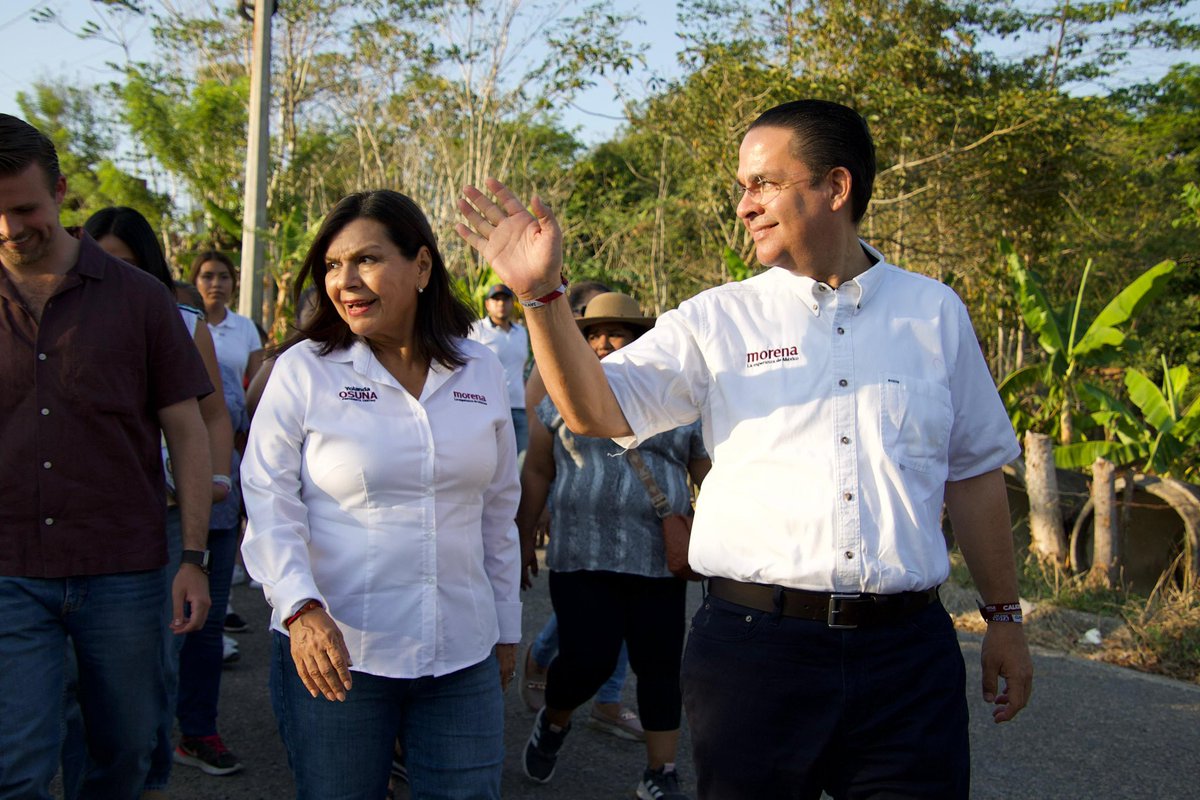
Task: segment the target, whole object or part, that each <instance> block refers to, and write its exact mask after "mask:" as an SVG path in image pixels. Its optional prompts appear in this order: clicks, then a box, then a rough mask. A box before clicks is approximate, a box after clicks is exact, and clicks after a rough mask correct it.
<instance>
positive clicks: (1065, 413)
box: [999, 239, 1175, 445]
mask: <svg viewBox="0 0 1200 800" xmlns="http://www.w3.org/2000/svg"><path fill="white" fill-rule="evenodd" d="M999 250H1000V256H1001V258H1002V259H1003V260H1004V262H1005V265H1006V266H1007V268H1008V272H1009V275H1010V276H1011V277H1012V279H1013V284H1014V287H1015V289H1016V296H1017V305H1018V306H1019V308H1020V310H1021V316H1022V318H1023V319H1024V320H1025V324H1026V325H1028V326H1029V329H1030V330H1031V331H1032V332H1033V334H1034V335H1035V336H1036V337H1037V342H1038V344H1039V346H1040V347H1041V348H1042V350H1043V351H1044V352H1045V354H1046V358H1045V359H1044V360H1043V361H1041V362H1040V363H1037V364H1031V365H1029V366H1025V367H1022V368H1020V369H1018V370H1015V371H1013V372H1012V373H1010V374H1009V375H1008V376H1007V377H1006V378H1005V379H1004V380H1003V381H1002V382H1001V383H1000V387H999V389H1000V396H1001V397H1002V398H1003V399H1004V403H1005V406H1006V407H1007V408H1008V412H1009V415H1010V417H1011V418H1012V420H1013V426H1014V427H1015V428H1017V430H1030V429H1032V430H1037V431H1040V432H1042V433H1048V434H1051V435H1053V434H1057V436H1058V440H1059V443H1060V444H1063V445H1067V444H1070V443H1071V442H1072V441H1073V440H1074V439H1075V438H1076V437H1075V423H1074V413H1075V409H1076V407H1077V406H1078V395H1079V393H1080V392H1081V391H1087V392H1091V391H1092V390H1093V389H1096V390H1099V389H1098V387H1095V386H1094V385H1092V384H1090V383H1088V382H1087V381H1086V380H1085V373H1086V370H1087V369H1089V368H1095V367H1103V366H1108V365H1111V364H1113V363H1114V362H1116V361H1117V359H1118V358H1120V356H1121V355H1122V353H1123V352H1124V350H1125V348H1126V346H1127V343H1128V334H1127V333H1126V330H1125V328H1126V326H1127V325H1128V323H1129V322H1130V321H1131V320H1132V319H1133V318H1134V317H1136V316H1137V314H1138V313H1139V312H1140V311H1141V310H1142V308H1144V307H1145V306H1146V304H1147V303H1149V302H1150V301H1151V300H1153V299H1154V298H1155V297H1157V296H1158V295H1159V294H1160V293H1161V292H1162V290H1163V288H1164V287H1165V286H1166V283H1167V280H1168V279H1169V278H1170V276H1171V274H1172V273H1173V272H1174V270H1175V262H1174V261H1163V262H1162V263H1160V264H1156V265H1155V266H1153V267H1151V268H1150V269H1148V270H1146V271H1145V272H1143V273H1142V274H1141V275H1139V276H1138V277H1136V278H1135V279H1134V280H1133V281H1132V282H1130V283H1129V284H1128V285H1127V286H1125V287H1124V288H1123V289H1121V291H1119V292H1118V293H1117V294H1116V296H1115V297H1113V298H1112V300H1110V301H1109V302H1108V304H1107V305H1106V306H1105V307H1104V308H1103V309H1102V310H1101V311H1100V313H1099V314H1097V315H1096V316H1095V317H1092V318H1091V319H1090V320H1088V319H1087V318H1086V315H1085V310H1084V306H1083V301H1084V297H1085V292H1086V289H1087V282H1088V278H1089V276H1090V275H1091V272H1092V260H1091V259H1088V261H1087V263H1086V264H1085V265H1084V267H1083V276H1082V278H1081V279H1080V281H1079V290H1078V291H1077V292H1076V293H1075V298H1074V300H1073V302H1072V303H1071V304H1070V305H1068V306H1066V307H1064V308H1063V309H1061V310H1059V309H1056V308H1055V307H1054V306H1053V305H1052V304H1051V302H1050V299H1049V298H1048V297H1047V295H1046V292H1045V289H1044V288H1043V281H1042V279H1041V278H1040V277H1039V276H1038V275H1037V273H1036V272H1034V271H1033V270H1032V269H1029V268H1028V267H1027V266H1026V265H1025V263H1024V262H1023V261H1022V259H1021V257H1020V256H1019V255H1018V254H1017V252H1016V250H1015V249H1014V248H1013V246H1012V244H1011V243H1010V242H1008V241H1007V240H1005V239H1001V240H1000V242H999Z"/></svg>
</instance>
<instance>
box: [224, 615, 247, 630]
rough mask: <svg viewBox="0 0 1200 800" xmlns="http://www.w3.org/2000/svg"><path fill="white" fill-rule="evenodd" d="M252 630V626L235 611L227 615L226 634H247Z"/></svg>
mask: <svg viewBox="0 0 1200 800" xmlns="http://www.w3.org/2000/svg"><path fill="white" fill-rule="evenodd" d="M248 630H250V626H249V625H247V624H246V620H244V619H242V615H241V614H239V613H237V612H236V611H234V612H233V613H232V614H226V615H225V632H226V633H245V632H246V631H248Z"/></svg>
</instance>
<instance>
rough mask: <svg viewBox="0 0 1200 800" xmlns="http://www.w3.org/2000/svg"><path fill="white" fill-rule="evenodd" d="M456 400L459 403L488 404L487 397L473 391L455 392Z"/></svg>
mask: <svg viewBox="0 0 1200 800" xmlns="http://www.w3.org/2000/svg"><path fill="white" fill-rule="evenodd" d="M454 400H455V401H456V402H459V403H478V404H479V405H481V406H486V405H487V397H485V396H484V395H481V394H472V393H471V392H455V393H454Z"/></svg>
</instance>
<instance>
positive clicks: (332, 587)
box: [0, 100, 1032, 800]
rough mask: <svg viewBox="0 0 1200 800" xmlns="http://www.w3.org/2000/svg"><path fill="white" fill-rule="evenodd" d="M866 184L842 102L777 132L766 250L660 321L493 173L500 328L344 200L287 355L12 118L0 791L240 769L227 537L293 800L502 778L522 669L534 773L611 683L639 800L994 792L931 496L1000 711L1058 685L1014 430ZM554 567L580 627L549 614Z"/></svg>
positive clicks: (395, 222) (384, 193) (392, 196)
mask: <svg viewBox="0 0 1200 800" xmlns="http://www.w3.org/2000/svg"><path fill="white" fill-rule="evenodd" d="M874 174H875V153H874V145H873V143H872V141H871V137H870V133H869V131H868V129H867V125H866V123H865V122H864V121H863V119H862V118H861V117H860V116H859V115H858V114H857V113H856V112H854V111H853V110H851V109H849V108H846V107H845V106H841V105H838V104H835V103H829V102H825V101H818V100H801V101H795V102H792V103H786V104H784V105H781V106H777V107H775V108H773V109H770V110H768V111H766V112H764V113H763V114H762V115H761V116H760V117H758V118H757V119H756V120H755V121H754V122H753V124H751V125H750V127H749V129H748V131H747V133H746V134H745V136H744V138H743V140H742V143H741V148H740V151H739V158H738V169H737V184H736V187H735V190H734V193H733V195H734V203H735V209H734V212H735V213H736V215H737V217H738V218H739V219H740V220H741V221H742V223H743V224H744V225H745V227H746V229H747V230H748V232H749V235H750V237H751V238H752V239H753V241H754V243H755V246H756V254H757V257H758V260H759V261H760V262H761V263H762V264H763V265H764V267H767V269H765V270H764V271H763V272H762V273H761V274H759V275H757V276H755V277H754V278H751V279H749V280H746V281H742V282H739V283H731V284H727V285H724V286H720V287H716V288H714V289H711V290H708V291H705V292H703V293H701V294H700V295H698V296H696V297H694V298H692V299H690V300H687V301H685V302H684V303H683V304H681V305H680V307H679V308H678V309H675V310H672V311H669V312H666V313H665V314H663V315H661V316H660V317H658V318H655V317H654V316H649V315H646V314H645V313H644V312H643V311H642V309H641V308H640V307H639V304H638V302H637V301H636V300H635V299H634V298H633V297H630V296H629V295H627V294H623V293H621V292H616V291H610V290H609V287H607V286H603V285H599V284H580V285H577V286H574V287H572V286H571V285H570V284H569V282H568V280H567V278H566V277H565V271H564V267H563V263H562V232H561V229H560V227H559V224H558V222H557V220H556V219H555V216H554V214H553V212H552V211H551V209H550V208H548V207H547V206H546V205H545V204H544V203H543V202H542V201H541V200H540V199H539V198H537V197H534V198H532V200H531V202H530V203H528V204H526V203H525V202H523V201H522V200H520V199H518V198H517V197H516V196H515V195H514V194H513V193H512V192H511V191H510V190H509V189H508V188H507V187H506V186H504V185H503V184H502V183H500V182H498V181H495V180H492V179H489V180H488V182H487V187H486V188H487V190H488V191H487V192H486V193H485V192H483V191H480V190H479V189H477V188H475V187H466V188H465V189H464V193H463V197H462V199H461V200H460V201H459V209H460V211H461V213H462V219H463V221H462V223H461V224H459V225H458V226H457V233H458V235H459V236H460V237H461V238H462V239H463V240H464V241H465V242H466V243H467V245H469V246H470V247H472V248H474V249H475V250H477V251H478V252H479V253H480V255H481V256H482V257H483V258H484V259H486V260H487V261H488V262H489V263H490V264H491V266H492V268H493V269H494V270H495V272H496V274H497V275H498V276H499V277H500V278H501V280H503V283H498V284H496V285H493V286H491V287H490V288H489V289H488V290H487V292H486V296H485V297H484V301H483V307H484V312H485V313H484V315H483V316H482V318H477V314H476V313H475V312H474V311H473V310H472V309H471V308H470V306H469V305H468V304H467V303H466V302H465V301H464V299H463V298H462V297H461V296H460V293H459V292H458V291H457V290H456V289H455V286H454V282H453V279H452V278H451V275H450V273H449V271H448V270H447V268H446V264H445V262H444V260H443V256H442V251H441V249H440V247H439V243H438V238H437V235H436V234H435V232H434V230H433V229H432V227H431V226H430V223H429V220H428V219H427V217H426V215H425V213H424V212H423V211H422V209H421V208H420V206H419V205H418V203H417V202H416V201H415V200H414V199H413V198H411V197H409V196H407V195H405V194H402V193H400V192H397V191H392V190H387V189H383V190H374V191H365V192H360V193H356V194H352V195H349V196H347V197H345V198H343V199H342V200H341V201H339V202H338V203H337V204H336V205H335V206H334V207H333V208H332V209H331V210H330V211H329V213H328V215H327V216H326V217H325V219H324V221H323V222H322V224H321V226H320V227H319V229H318V230H317V232H316V234H315V237H314V239H313V241H312V244H311V245H310V247H309V249H308V252H307V254H306V256H305V258H304V262H303V265H302V269H301V270H300V273H299V275H298V276H297V280H296V283H295V286H296V294H295V298H294V299H295V307H296V308H297V309H298V311H299V314H298V318H297V319H296V320H295V322H294V324H293V325H292V327H291V329H290V334H289V335H288V336H287V338H286V339H285V340H283V341H281V342H279V343H275V344H270V345H269V346H268V343H267V341H266V339H265V336H264V334H263V333H262V331H261V330H260V329H258V328H257V327H256V325H255V324H254V322H252V321H251V320H249V319H247V318H246V317H242V316H239V315H238V314H236V313H234V312H233V311H232V310H231V309H230V308H229V305H230V303H231V301H232V299H233V297H234V287H235V285H236V280H237V270H236V268H235V267H234V265H233V263H232V261H230V259H229V258H228V256H227V255H225V254H224V253H222V252H220V251H217V250H209V251H205V252H202V253H200V254H199V255H198V256H196V258H195V260H194V262H193V263H192V265H191V268H190V270H189V271H188V273H187V277H188V282H186V283H183V284H182V285H180V283H178V282H177V281H175V280H174V279H173V277H172V274H171V270H170V268H169V266H168V264H167V261H166V259H165V257H164V255H163V251H162V248H161V247H160V245H159V243H158V241H157V239H156V237H155V235H154V233H153V229H152V227H151V226H150V224H149V223H148V222H147V221H146V220H145V219H144V218H143V217H142V216H141V215H140V214H139V213H138V212H137V211H134V210H132V209H129V208H106V209H104V210H102V211H99V212H97V213H96V214H94V215H93V216H92V217H91V218H90V219H88V221H87V222H86V223H85V225H84V226H83V228H82V229H81V230H76V229H68V228H65V227H64V226H63V225H62V223H61V221H60V210H61V207H62V205H63V202H64V199H65V197H66V194H67V185H68V178H69V176H63V175H62V174H61V172H60V169H59V165H58V160H57V155H56V152H55V149H54V146H53V144H52V143H51V142H50V140H49V139H48V137H46V136H45V135H44V134H43V133H41V132H40V131H38V130H36V129H35V128H33V127H32V126H30V125H28V123H26V122H24V121H22V120H20V119H18V118H16V117H12V116H10V115H0V264H2V266H3V269H0V371H2V372H3V374H4V375H5V376H6V378H9V377H10V376H11V379H7V380H6V381H5V382H4V384H3V385H0V408H2V409H3V414H2V415H0V452H3V453H4V454H5V455H4V458H3V463H2V464H0V618H3V619H4V620H5V625H4V626H0V719H2V720H4V725H0V800H7V799H8V798H49V797H50V794H49V786H50V784H51V781H52V779H53V778H54V776H55V775H56V773H61V775H62V785H63V794H64V796H65V797H67V798H72V799H73V798H129V799H133V798H162V797H166V796H167V795H168V791H169V781H170V772H171V768H172V765H173V764H182V765H187V766H190V767H195V768H199V769H201V770H203V771H204V772H206V773H209V774H211V775H226V774H230V773H233V772H236V771H238V770H240V769H241V768H242V762H241V761H240V759H239V758H238V757H237V756H236V755H234V753H233V752H232V751H231V750H230V749H229V748H228V747H227V746H226V745H225V743H224V741H223V740H222V738H221V736H220V734H219V733H218V729H217V719H218V713H217V711H218V700H219V694H220V681H221V670H222V664H223V661H224V660H226V659H227V658H228V657H229V647H228V645H226V644H225V643H224V641H223V632H224V631H225V630H239V629H244V628H245V627H246V625H245V623H244V621H242V620H241V619H240V617H239V615H238V614H237V612H236V611H235V610H234V609H233V608H232V606H231V605H230V602H229V600H230V586H231V584H232V582H233V580H234V573H235V569H240V567H239V566H238V565H237V563H236V562H237V560H238V555H239V553H240V556H241V559H242V561H243V562H244V569H245V572H246V573H247V574H248V575H249V576H250V578H252V579H253V580H254V581H255V582H256V585H259V586H261V589H262V591H263V593H264V595H265V597H266V599H267V601H268V603H269V604H270V606H271V609H272V613H271V619H270V623H269V628H270V633H269V635H270V637H271V648H270V652H271V656H270V658H271V662H270V669H269V682H268V685H267V686H264V687H263V689H264V691H265V692H269V696H270V700H271V705H272V708H273V710H274V713H275V717H276V721H277V725H278V732H279V736H280V738H281V740H282V742H283V744H284V747H285V750H286V753H287V758H288V764H289V767H290V769H291V772H292V774H293V776H294V779H295V781H294V782H295V790H296V796H297V797H298V798H313V799H314V800H318V799H319V800H329V799H330V798H347V800H358V799H362V800H382V798H386V797H390V796H392V794H393V792H394V790H395V788H396V784H397V781H400V780H403V781H405V782H407V783H408V785H409V792H410V795H411V797H413V798H418V799H420V800H424V799H426V798H428V799H433V798H446V799H447V800H467V799H470V798H498V797H499V796H500V786H501V775H502V771H503V765H504V757H505V754H504V747H503V741H504V706H505V702H506V701H505V692H506V691H507V690H508V688H509V686H510V685H511V684H514V683H516V684H518V685H519V695H520V698H521V700H522V701H523V702H524V703H525V704H526V705H527V706H528V707H529V709H530V710H531V711H532V712H535V716H534V718H533V723H532V729H531V731H530V733H529V736H528V740H527V742H526V744H525V746H524V748H523V750H522V752H521V753H520V762H521V767H522V771H523V772H524V775H525V776H526V777H527V778H528V779H529V780H531V781H534V782H537V783H549V782H551V781H552V779H553V778H554V777H555V772H556V767H557V765H558V758H559V754H560V752H561V751H562V749H563V748H564V747H569V746H570V745H568V744H567V742H568V741H570V738H569V734H570V732H571V730H572V725H573V718H574V716H575V711H576V709H578V708H579V707H580V706H584V705H585V704H588V702H589V701H591V704H590V708H589V709H588V711H587V712H586V714H585V716H586V721H587V723H588V724H590V725H593V726H595V727H597V728H599V729H600V730H603V731H606V732H609V733H611V734H613V735H616V736H619V737H621V738H625V739H631V740H636V741H639V742H643V743H644V747H645V764H644V765H641V766H640V767H639V768H638V769H637V770H636V771H635V770H633V768H632V767H631V774H630V785H631V787H633V788H632V791H633V794H634V796H635V797H637V798H641V800H679V799H680V798H688V797H691V796H693V793H694V795H695V796H698V797H700V798H709V799H711V800H726V799H728V798H764V797H795V798H814V799H815V798H817V797H819V796H820V795H821V793H822V791H824V792H827V793H829V794H830V795H831V796H833V797H835V798H843V797H866V796H888V797H913V798H960V797H966V796H968V794H969V764H970V748H969V744H968V741H967V708H966V697H967V692H966V686H965V669H964V664H963V659H962V654H961V652H960V650H959V648H958V644H957V639H956V637H955V634H954V629H953V625H952V623H951V620H950V618H949V616H948V614H947V613H946V611H945V609H944V608H943V607H942V605H941V603H940V601H939V598H938V592H937V587H938V585H939V584H940V583H942V582H943V581H944V580H946V578H947V577H948V574H949V559H948V557H947V551H946V542H945V539H944V536H943V534H942V528H941V514H942V509H943V506H946V507H947V508H948V510H949V514H950V518H951V520H952V522H953V525H954V531H955V538H956V541H957V543H958V545H959V547H960V548H961V550H962V553H963V556H964V558H965V560H966V563H967V565H968V567H969V568H970V570H971V573H972V577H973V579H974V581H975V584H976V586H977V587H978V590H979V593H980V596H981V613H982V614H983V615H984V617H985V619H987V620H988V630H987V634H986V636H985V639H984V643H983V648H982V651H983V656H982V658H983V683H982V686H981V687H980V691H981V694H982V696H983V698H984V700H985V701H986V702H988V703H990V704H993V707H994V711H993V716H994V718H995V720H996V721H997V722H1004V721H1007V720H1009V719H1012V718H1013V717H1014V716H1015V715H1016V714H1017V713H1018V712H1019V711H1020V710H1021V708H1023V707H1024V705H1025V704H1026V703H1027V702H1028V699H1029V695H1030V692H1031V689H1032V664H1031V660H1030V656H1029V651H1028V647H1027V645H1026V643H1025V638H1024V634H1023V631H1022V629H1021V626H1020V624H1019V622H1020V615H1019V613H1013V610H1012V606H1013V604H1014V603H1015V602H1016V600H1017V584H1016V572H1015V565H1014V559H1013V547H1012V537H1011V531H1010V529H1009V525H1008V519H1009V518H1008V513H1007V505H1006V499H1005V494H1004V487H1003V482H1002V480H1001V478H1000V468H1001V467H1002V466H1003V465H1004V464H1006V463H1007V462H1009V461H1011V460H1012V459H1013V458H1014V457H1016V455H1017V454H1018V448H1017V443H1016V439H1015V436H1014V435H1013V431H1012V428H1011V426H1010V425H1009V422H1008V418H1007V415H1006V414H1005V412H1004V409H1003V406H1002V405H1001V403H1000V400H999V396H998V394H997V393H996V389H995V386H994V384H993V383H992V381H991V378H990V376H989V374H988V371H987V368H986V365H985V364H984V361H983V357H982V354H981V352H980V349H979V346H978V342H977V340H976V338H975V335H974V331H973V329H972V327H971V323H970V318H969V316H968V314H967V312H966V309H965V308H964V307H963V305H962V303H961V301H959V299H958V298H957V296H955V295H954V293H953V292H951V291H950V290H949V289H947V288H946V287H945V286H943V285H941V284H939V283H937V282H935V281H932V280H929V279H926V278H923V277H920V276H917V275H915V274H913V273H909V272H906V271H904V270H903V269H901V268H899V267H896V266H894V265H892V264H889V263H888V262H887V261H886V259H885V258H884V256H883V254H882V253H881V252H880V251H878V250H876V249H875V248H873V247H871V246H870V245H869V244H867V243H866V242H864V241H863V240H862V239H860V238H859V235H858V223H859V221H860V220H861V219H862V217H863V214H864V212H865V210H866V207H867V204H868V203H869V201H870V196H871V188H872V183H873V179H874ZM518 303H519V304H520V306H521V313H520V314H518V313H517V312H516V306H517V304H518ZM677 519H678V520H683V523H682V524H683V528H682V530H684V531H686V530H688V529H689V528H690V530H691V540H690V545H689V546H687V549H686V562H687V563H686V564H685V565H684V566H683V567H680V566H679V565H678V564H676V563H674V562H673V561H672V553H671V548H670V546H669V543H668V542H667V541H666V540H665V539H664V530H665V529H667V528H669V527H671V526H670V525H668V524H667V523H669V522H673V521H675V520H677ZM693 520H694V525H693V524H692V521H693ZM673 530H678V529H673ZM682 535H685V536H686V534H682ZM675 541H679V540H672V542H675ZM239 542H240V543H239ZM542 543H544V544H545V545H546V550H545V557H544V567H545V569H546V571H547V572H548V575H547V577H546V580H547V584H548V588H549V593H550V597H551V601H552V605H553V610H554V613H553V614H552V615H551V617H550V618H549V619H547V620H529V619H525V620H522V604H521V591H522V589H523V588H527V587H529V586H530V585H532V581H533V580H534V579H535V578H537V577H538V576H539V574H540V572H541V567H542V565H543V562H540V561H539V557H538V554H537V546H538V545H539V544H542ZM693 571H694V572H693ZM696 574H698V576H702V578H703V581H702V586H703V593H704V598H703V602H702V604H701V606H700V608H699V610H698V611H697V612H696V614H695V616H694V617H693V619H692V620H691V624H690V631H689V628H688V621H687V619H686V614H685V598H686V593H687V586H688V580H687V579H688V577H691V576H693V575H696ZM531 623H532V625H531ZM535 630H540V633H537V634H536V635H535V636H531V635H530V634H531V632H532V631H535ZM523 641H524V642H527V644H526V645H524V649H523V652H522V642H523ZM685 642H686V646H685ZM147 665H153V667H152V668H149V669H148V668H147ZM629 672H632V674H633V676H634V677H635V679H636V691H635V694H636V698H637V702H636V708H627V707H625V705H624V704H623V702H622V689H623V685H624V683H625V681H626V680H627V677H628V673H629ZM685 712H686V719H687V722H688V725H689V728H690V731H691V738H692V744H693V753H692V755H693V762H694V764H695V769H696V775H695V776H681V775H680V774H679V772H678V770H676V767H675V762H676V759H677V755H678V747H679V734H680V728H681V725H682V722H683V719H684V716H685ZM176 729H177V731H178V733H177V734H176ZM689 786H692V787H694V789H692V790H689Z"/></svg>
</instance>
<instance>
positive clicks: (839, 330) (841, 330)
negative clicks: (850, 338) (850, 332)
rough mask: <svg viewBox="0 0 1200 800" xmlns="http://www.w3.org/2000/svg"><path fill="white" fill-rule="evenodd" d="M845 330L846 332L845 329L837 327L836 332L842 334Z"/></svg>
mask: <svg viewBox="0 0 1200 800" xmlns="http://www.w3.org/2000/svg"><path fill="white" fill-rule="evenodd" d="M845 332H846V329H845V328H838V334H839V335H840V334H844V333H845Z"/></svg>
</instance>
